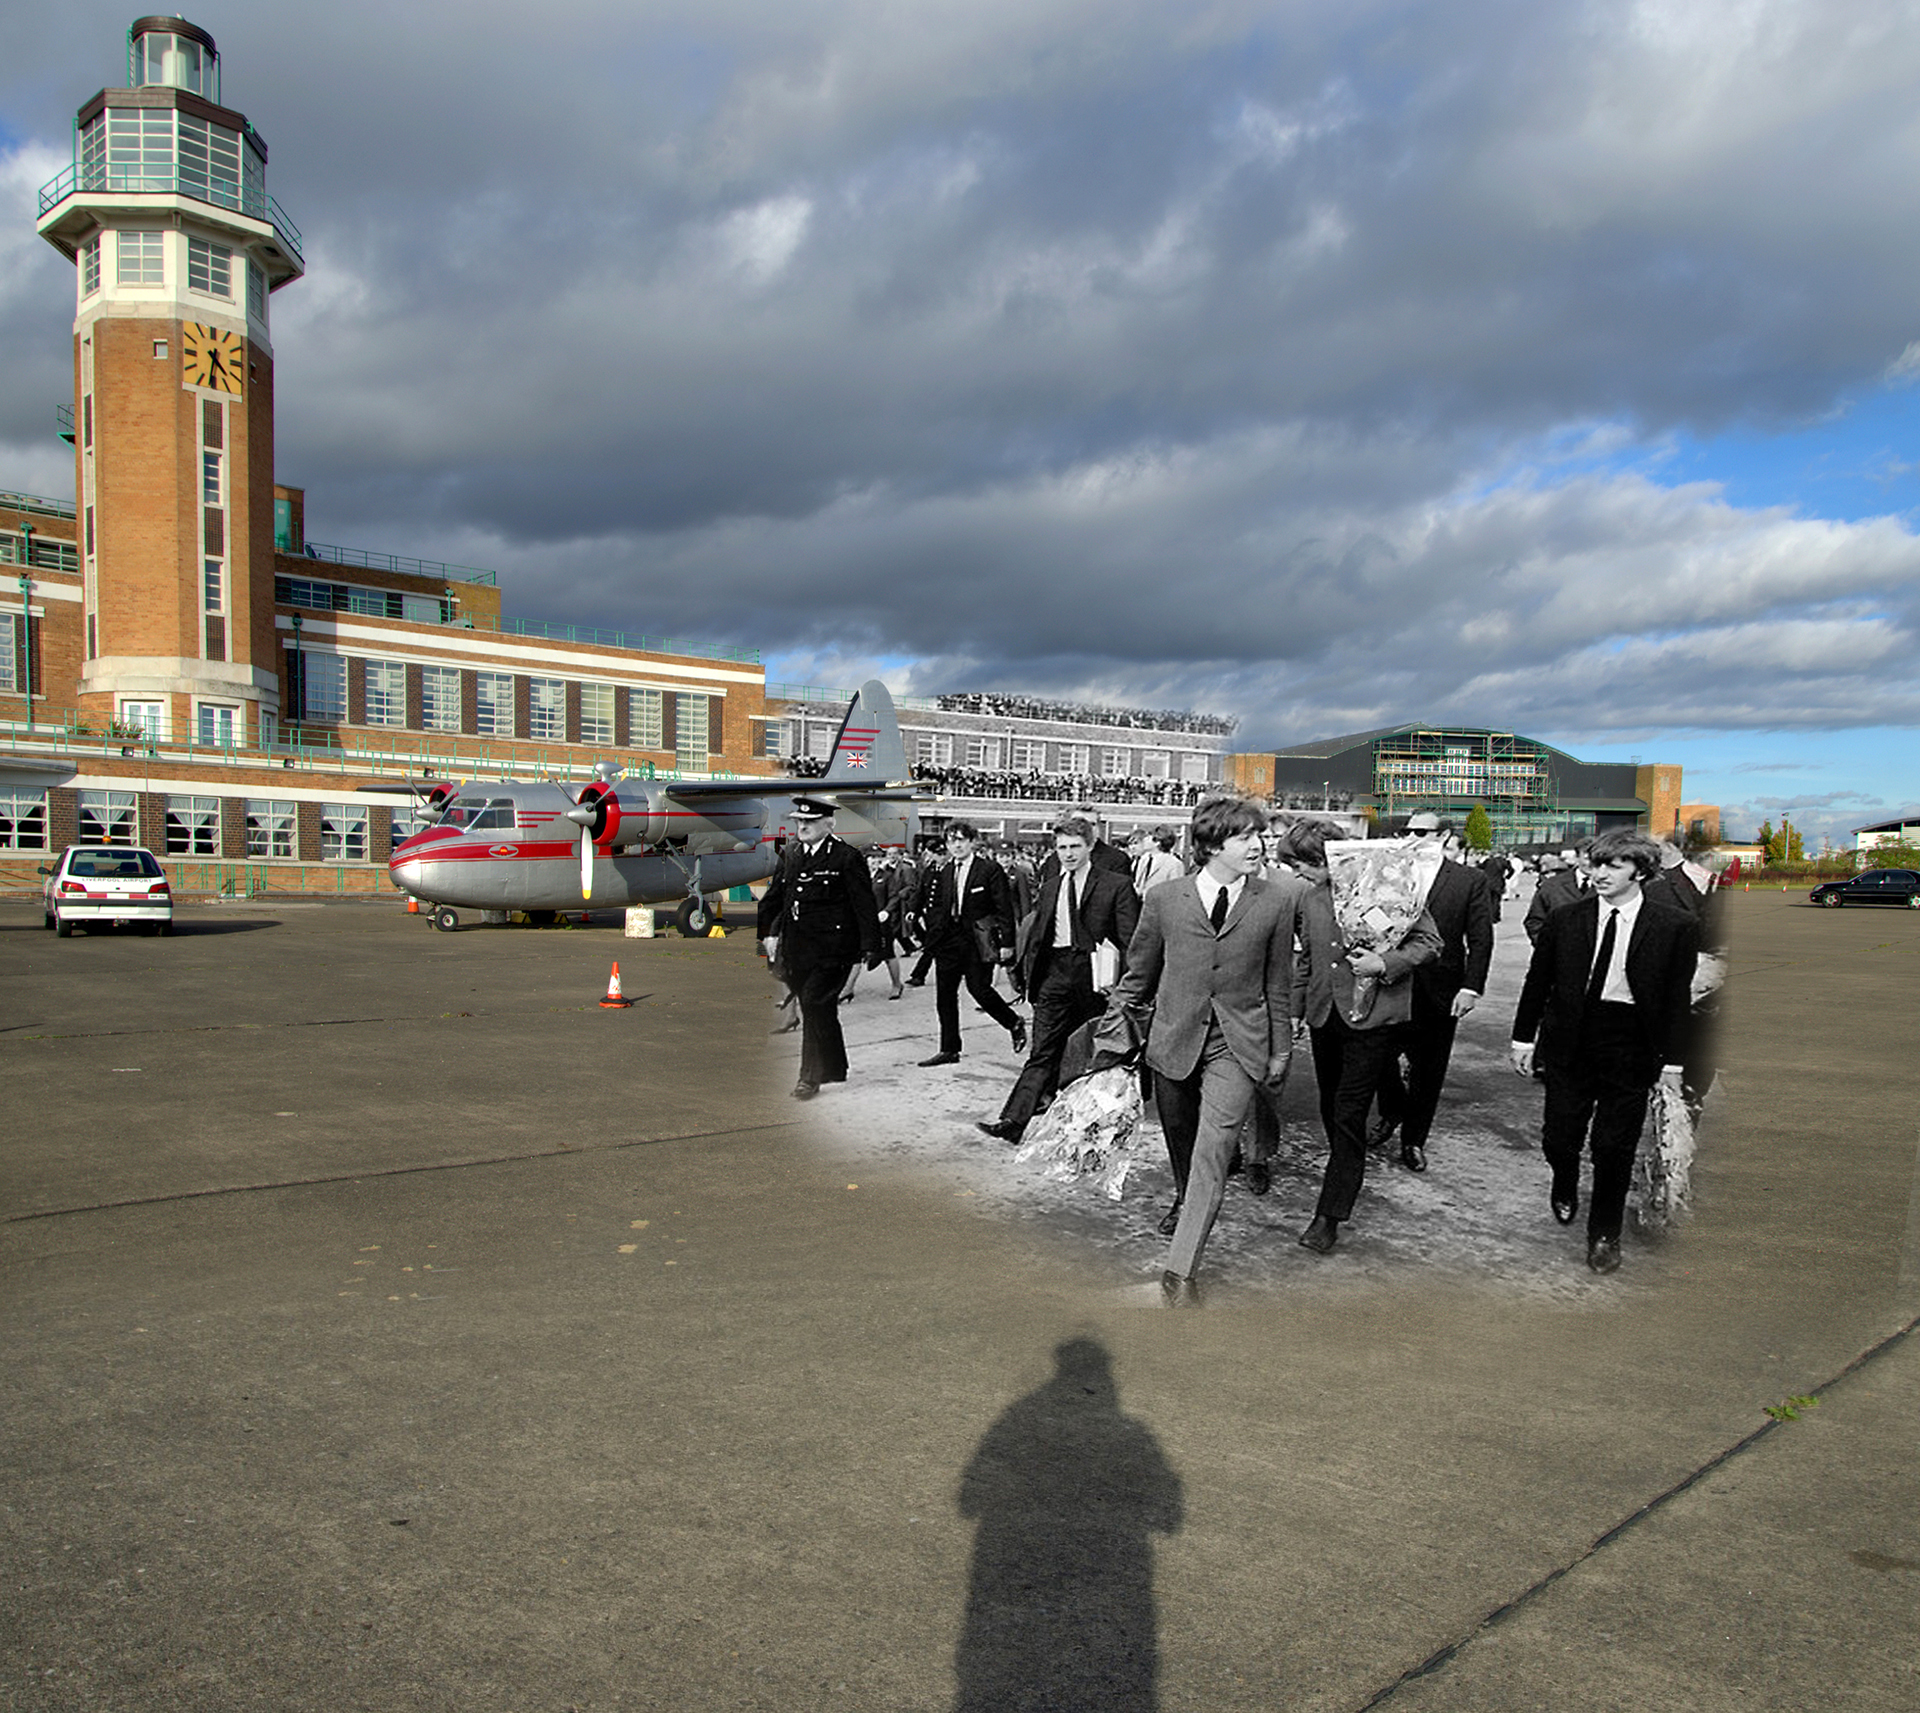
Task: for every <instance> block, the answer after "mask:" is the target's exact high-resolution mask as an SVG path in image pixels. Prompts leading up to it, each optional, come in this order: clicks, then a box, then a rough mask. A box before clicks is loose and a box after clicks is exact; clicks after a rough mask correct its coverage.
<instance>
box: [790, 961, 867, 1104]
mask: <svg viewBox="0 0 1920 1713" xmlns="http://www.w3.org/2000/svg"><path fill="white" fill-rule="evenodd" d="M786 969H787V985H788V986H789V987H790V988H792V989H793V996H794V998H796V999H797V1000H799V1002H800V1081H802V1082H803V1083H843V1082H845V1081H846V1080H847V1043H846V1037H845V1036H843V1035H842V1034H841V1033H840V990H841V988H843V987H845V986H846V984H847V977H848V975H850V974H851V973H852V971H853V963H852V960H848V961H847V962H846V963H838V962H834V963H813V962H796V961H795V960H794V959H792V958H789V959H787V960H786Z"/></svg>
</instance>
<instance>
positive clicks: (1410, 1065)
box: [1367, 811, 1493, 1172]
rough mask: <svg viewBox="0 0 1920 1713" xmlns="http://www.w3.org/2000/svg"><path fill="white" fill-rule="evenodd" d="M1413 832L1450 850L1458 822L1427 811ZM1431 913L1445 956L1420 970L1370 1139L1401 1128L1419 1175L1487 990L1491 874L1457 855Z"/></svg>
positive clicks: (1439, 880) (1442, 875)
mask: <svg viewBox="0 0 1920 1713" xmlns="http://www.w3.org/2000/svg"><path fill="white" fill-rule="evenodd" d="M1407 832H1408V833H1409V834H1410V835H1412V836H1413V837H1414V838H1416V839H1419V840H1420V841H1421V842H1422V843H1439V844H1442V845H1447V844H1449V843H1450V841H1451V835H1452V833H1453V824H1452V822H1450V821H1443V820H1441V818H1440V817H1439V816H1438V815H1435V814H1431V813H1427V812H1425V811H1423V812H1422V813H1420V814H1417V815H1415V816H1413V817H1412V818H1411V819H1410V820H1409V821H1408V822H1407ZM1427 914H1428V915H1429V916H1431V917H1432V918H1433V925H1434V927H1436V928H1437V929H1439V931H1440V955H1439V956H1438V957H1437V958H1435V959H1434V960H1433V962H1431V963H1426V964H1422V965H1420V967H1419V968H1418V969H1416V970H1415V971H1414V972H1413V1014H1412V1016H1411V1017H1409V1018H1408V1020H1407V1021H1406V1022H1405V1023H1404V1024H1402V1025H1401V1026H1400V1028H1399V1030H1398V1031H1397V1040H1396V1042H1395V1051H1394V1054H1393V1057H1392V1058H1391V1059H1390V1060H1389V1061H1388V1063H1387V1067H1386V1069H1385V1071H1383V1072H1382V1074H1381V1078H1380V1092H1379V1096H1378V1098H1379V1102H1380V1118H1379V1122H1378V1123H1376V1124H1375V1125H1374V1127H1373V1130H1372V1132H1371V1133H1370V1134H1369V1136H1368V1138H1367V1140H1368V1141H1369V1142H1372V1143H1374V1144H1375V1145H1376V1146H1380V1145H1383V1144H1384V1143H1385V1142H1386V1141H1387V1140H1388V1138H1390V1137H1391V1136H1392V1135H1393V1133H1394V1131H1395V1129H1398V1130H1399V1132H1400V1163H1401V1165H1403V1166H1405V1167H1406V1168H1407V1169H1408V1170H1409V1171H1411V1172H1424V1171H1425V1170H1426V1169H1427V1136H1428V1134H1429V1133H1430V1132H1431V1131H1432V1129H1433V1115H1434V1113H1435V1111H1436V1110H1437V1109H1438V1108H1439V1105H1440V1090H1441V1089H1442V1087H1444V1086H1445V1084H1446V1080H1447V1066H1448V1064H1449V1063H1450V1062H1451V1060H1452V1058H1453V1037H1454V1031H1455V1030H1457V1029H1458V1028H1459V1027H1460V1019H1461V1018H1463V1017H1465V1016H1466V1015H1467V1013H1468V1012H1470V1011H1471V1010H1472V1009H1473V1008H1474V1007H1475V1006H1476V1005H1478V1004H1479V1003H1480V996H1481V995H1482V994H1483V993H1485V992H1486V991H1487V970H1488V968H1489V966H1490V965H1491V964H1492V962H1493V908H1492V899H1491V895H1490V892H1489V888H1488V885H1487V877H1486V875H1485V874H1484V873H1483V872H1482V871H1480V870H1479V869H1471V868H1466V867H1463V866H1462V865H1461V864H1460V863H1459V862H1457V861H1455V860H1453V858H1452V857H1451V856H1449V857H1448V858H1447V859H1446V860H1445V861H1443V862H1442V863H1441V864H1440V872H1439V873H1438V874H1436V875H1435V876H1434V877H1433V890H1432V891H1431V892H1429V893H1428V894H1427ZM1402 1058H1404V1059H1405V1060H1406V1067H1407V1068H1406V1079H1405V1081H1404V1082H1403V1081H1402V1080H1401V1073H1400V1061H1401V1059H1402Z"/></svg>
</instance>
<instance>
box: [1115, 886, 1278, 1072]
mask: <svg viewBox="0 0 1920 1713" xmlns="http://www.w3.org/2000/svg"><path fill="white" fill-rule="evenodd" d="M1304 890H1305V888H1304V886H1303V885H1302V883H1301V882H1300V881H1298V880H1249V881H1248V882H1247V883H1246V886H1245V887H1244V888H1243V889H1242V891H1241V893H1240V902H1239V903H1238V904H1236V905H1235V906H1234V907H1233V909H1232V910H1231V911H1230V912H1229V913H1228V916H1227V919H1226V922H1225V923H1224V924H1223V925H1222V927H1221V930H1220V932H1219V933H1218V934H1215V933H1214V931H1213V923H1212V922H1211V921H1209V920H1208V918H1207V913H1206V911H1205V910H1203V909H1202V908H1201V907H1200V888H1199V886H1198V884H1197V883H1196V882H1195V881H1194V880H1193V878H1192V877H1187V878H1185V879H1181V880H1170V881H1168V882H1167V883H1166V885H1164V886H1156V887H1155V888H1154V889H1153V891H1152V892H1150V893H1148V894H1147V898H1146V902H1145V903H1144V904H1142V905H1141V906H1140V926H1139V927H1138V928H1137V929H1135V931H1134V936H1133V943H1132V944H1131V945H1130V946H1128V948H1127V973H1126V975H1125V976H1123V977H1122V978H1121V981H1120V983H1119V985H1118V986H1117V987H1115V988H1114V990H1113V997H1112V999H1111V1000H1109V1001H1108V1009H1109V1010H1112V1009H1114V1008H1115V1007H1119V1008H1120V1009H1123V1010H1130V1011H1133V1012H1135V1013H1136V1014H1137V1013H1138V1011H1139V1009H1140V1007H1142V1006H1144V1005H1145V1004H1146V1003H1147V1002H1149V1001H1152V1003H1153V1025H1152V1028H1151V1029H1150V1030H1149V1032H1148V1035H1147V1052H1146V1058H1147V1063H1148V1064H1149V1065H1151V1066H1152V1067H1153V1069H1154V1070H1156V1071H1158V1072H1159V1073H1160V1074H1161V1075H1162V1076H1166V1077H1172V1078H1174V1079H1175V1080H1176V1081H1185V1080H1186V1079H1187V1078H1188V1077H1191V1076H1192V1075H1193V1073H1194V1071H1195V1069H1196V1068H1197V1067H1198V1065H1199V1063H1200V1050H1201V1048H1202V1047H1204V1046H1205V1045H1206V1040H1207V1027H1208V1025H1209V1024H1210V1023H1212V1022H1214V1021H1216V1020H1217V1021H1218V1022H1219V1025H1220V1033H1221V1034H1222V1035H1223V1036H1225V1037H1226V1042H1227V1045H1228V1047H1229V1048H1230V1049H1231V1050H1232V1052H1233V1056H1234V1057H1235V1058H1236V1059H1238V1060H1239V1061H1240V1065H1241V1068H1242V1069H1243V1070H1245V1071H1246V1073H1247V1075H1248V1076H1250V1077H1252V1078H1253V1079H1254V1080H1255V1081H1256V1082H1264V1081H1266V1077H1267V1065H1268V1062H1269V1061H1270V1060H1271V1059H1272V1058H1273V1056H1274V1055H1275V1054H1277V1053H1284V1052H1288V1051H1290V1050H1291V1048H1292V1044H1293V1026H1292V1016H1293V981H1294V974H1293V936H1294V931H1295V929H1296V927H1297V926H1298V923H1299V906H1300V897H1301V894H1302V892H1303V891H1304Z"/></svg>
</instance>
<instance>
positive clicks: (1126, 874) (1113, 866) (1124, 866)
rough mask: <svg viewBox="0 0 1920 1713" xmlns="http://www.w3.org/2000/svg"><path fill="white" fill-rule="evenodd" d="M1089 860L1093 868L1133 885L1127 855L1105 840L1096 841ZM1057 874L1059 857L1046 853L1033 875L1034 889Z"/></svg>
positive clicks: (1130, 865) (1130, 864)
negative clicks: (1102, 870) (1116, 876)
mask: <svg viewBox="0 0 1920 1713" xmlns="http://www.w3.org/2000/svg"><path fill="white" fill-rule="evenodd" d="M1090 860H1091V862H1092V863H1093V866H1094V867H1095V868H1098V869H1104V870H1106V871H1107V872H1108V873H1110V874H1117V875H1119V876H1120V877H1121V878H1122V879H1123V880H1125V881H1126V883H1127V884H1128V885H1129V886H1131V885H1132V884H1133V864H1132V863H1131V862H1130V861H1128V860H1127V853H1126V852H1125V851H1123V850H1121V849H1120V848H1119V847H1118V846H1117V845H1110V844H1108V843H1107V841H1106V840H1105V839H1096V840H1095V841H1094V844H1093V851H1092V854H1091V858H1090ZM1059 872H1060V858H1059V856H1058V855H1057V854H1056V853H1055V852H1053V851H1048V852H1047V854H1046V855H1045V856H1044V857H1042V858H1041V859H1040V867H1039V869H1038V870H1037V871H1036V873H1035V876H1034V884H1035V889H1036V890H1038V888H1039V887H1042V886H1044V885H1046V883H1047V882H1048V881H1050V880H1051V879H1053V877H1054V876H1055V875H1056V874H1058V873H1059Z"/></svg>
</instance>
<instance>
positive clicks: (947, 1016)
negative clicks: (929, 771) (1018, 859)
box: [920, 821, 1027, 1070]
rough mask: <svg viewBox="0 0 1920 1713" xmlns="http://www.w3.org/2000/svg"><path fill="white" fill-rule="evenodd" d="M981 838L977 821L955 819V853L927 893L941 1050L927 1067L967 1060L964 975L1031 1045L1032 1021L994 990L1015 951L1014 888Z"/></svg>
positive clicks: (1016, 1037)
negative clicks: (963, 1051)
mask: <svg viewBox="0 0 1920 1713" xmlns="http://www.w3.org/2000/svg"><path fill="white" fill-rule="evenodd" d="M978 840H979V835H978V834H977V833H976V832H975V831H974V828H973V825H972V823H971V822H968V821H954V822H951V823H949V825H948V827H947V857H948V859H949V860H948V862H947V866H946V867H945V868H943V869H942V870H941V871H940V872H939V874H938V875H937V876H936V877H935V878H934V882H933V887H932V891H931V892H930V894H929V895H928V898H927V905H926V914H925V923H926V932H927V947H928V949H929V950H930V951H932V953H933V970H934V994H935V998H936V1001H937V1004H936V1009H937V1010H938V1012H939V1015H940V1050H939V1052H937V1053H935V1054H934V1055H933V1057H932V1058H930V1059H922V1060H921V1061H920V1067H921V1069H922V1070H925V1069H927V1068H928V1067H929V1066H933V1065H957V1064H958V1063H959V1062H960V984H961V982H962V981H964V982H965V983H966V986H967V992H968V993H970V994H972V995H973V999H974V1003H975V1004H976V1005H978V1006H979V1007H980V1009H981V1010H982V1011H984V1012H986V1014H987V1015H988V1016H989V1017H991V1018H992V1019H993V1020H994V1022H996V1023H998V1024H999V1025H1000V1027H1001V1028H1003V1029H1004V1030H1006V1032H1007V1033H1008V1034H1009V1035H1011V1036H1012V1037H1013V1050H1014V1051H1015V1052H1016V1053H1021V1052H1025V1051H1026V1046H1027V1026H1026V1024H1024V1023H1023V1022H1021V1021H1020V1017H1019V1015H1018V1013H1016V1012H1015V1011H1014V1009H1013V1007H1012V1006H1011V1005H1009V1004H1008V1003H1007V1002H1006V1001H1005V1000H1004V999H1002V998H1001V997H1000V995H999V994H997V993H995V992H994V991H993V971H994V967H995V965H996V964H1001V963H1005V962H1007V961H1008V960H1010V959H1011V958H1012V956H1013V929H1014V921H1013V888H1012V887H1011V886H1010V885H1009V884H1008V883H1007V876H1006V871H1005V870H1004V869H1002V868H1001V866H1000V865H999V864H998V863H997V862H995V861H994V860H993V858H992V857H990V856H985V855H982V854H980V852H979V848H978Z"/></svg>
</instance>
